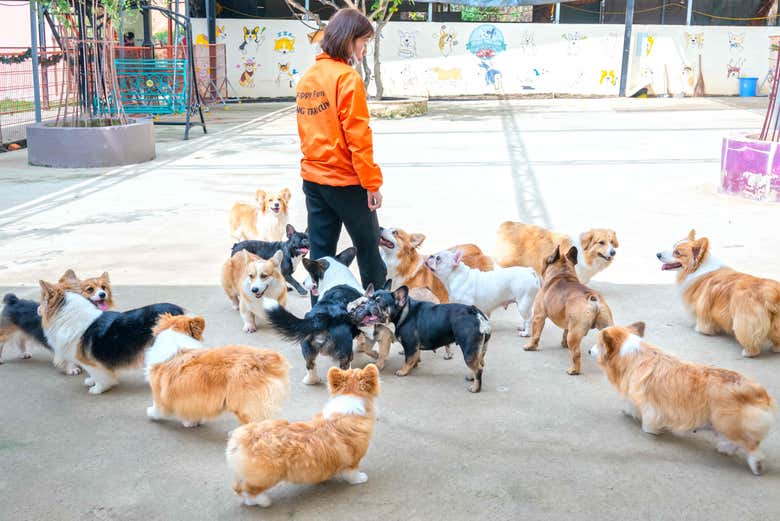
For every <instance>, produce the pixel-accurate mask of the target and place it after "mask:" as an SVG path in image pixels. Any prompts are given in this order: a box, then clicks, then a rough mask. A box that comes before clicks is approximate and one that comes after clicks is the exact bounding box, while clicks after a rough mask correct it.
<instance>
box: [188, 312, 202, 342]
mask: <svg viewBox="0 0 780 521" xmlns="http://www.w3.org/2000/svg"><path fill="white" fill-rule="evenodd" d="M204 329H206V319H204V318H203V317H194V318H193V319H192V320H190V336H191V337H192V338H194V339H195V340H203V330H204Z"/></svg>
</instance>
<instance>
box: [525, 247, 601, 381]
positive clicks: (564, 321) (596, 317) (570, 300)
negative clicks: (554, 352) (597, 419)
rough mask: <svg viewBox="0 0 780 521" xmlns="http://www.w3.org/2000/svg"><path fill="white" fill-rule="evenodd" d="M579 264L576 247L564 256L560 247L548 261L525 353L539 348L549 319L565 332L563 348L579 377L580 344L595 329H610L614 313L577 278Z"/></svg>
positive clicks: (572, 368)
mask: <svg viewBox="0 0 780 521" xmlns="http://www.w3.org/2000/svg"><path fill="white" fill-rule="evenodd" d="M576 264H577V248H575V247H574V246H572V247H571V248H569V251H568V253H567V254H566V256H561V252H560V248H559V247H556V248H555V253H553V254H552V256H550V257H548V258H547V262H546V263H545V267H544V270H543V271H542V277H543V278H544V282H543V283H542V289H541V290H539V293H537V295H536V299H535V300H534V316H533V320H532V321H531V341H530V342H529V343H528V345H526V346H525V348H524V349H525V350H526V351H536V350H537V349H538V348H539V337H541V336H542V328H544V321H545V320H546V319H548V318H549V319H550V320H552V321H553V323H554V324H555V325H556V326H558V327H560V328H561V329H563V338H562V339H561V347H563V348H567V347H568V348H569V350H570V351H571V363H572V366H571V368H570V369H569V370H568V371H566V372H567V373H569V374H571V375H575V374H580V359H581V354H580V342H581V341H582V338H583V337H584V336H585V335H587V334H588V332H589V331H590V330H591V329H593V328H597V329H604V328H605V327H608V326H611V325H612V324H613V322H612V311H610V309H609V306H607V303H606V302H605V301H604V299H603V298H602V297H601V295H599V294H598V293H596V292H595V291H593V290H592V289H590V288H589V287H587V286H585V285H584V284H582V283H581V282H580V281H579V279H577V273H576V272H575V271H574V266H575V265H576Z"/></svg>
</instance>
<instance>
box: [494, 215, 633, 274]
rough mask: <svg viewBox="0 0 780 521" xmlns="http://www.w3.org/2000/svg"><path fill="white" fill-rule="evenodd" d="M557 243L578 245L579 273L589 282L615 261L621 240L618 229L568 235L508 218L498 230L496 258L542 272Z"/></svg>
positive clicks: (565, 246)
mask: <svg viewBox="0 0 780 521" xmlns="http://www.w3.org/2000/svg"><path fill="white" fill-rule="evenodd" d="M556 246H559V247H560V248H561V251H569V248H570V247H571V246H576V247H577V266H576V269H577V277H578V278H579V279H580V282H582V283H583V284H587V283H588V282H590V279H592V278H593V276H594V275H596V274H597V273H599V272H601V271H603V270H604V269H606V268H607V267H608V266H609V265H610V264H612V261H613V260H614V259H615V255H616V254H617V248H618V246H619V244H618V240H617V234H616V233H615V231H614V230H609V229H602V228H592V229H590V230H587V231H584V232H582V233H580V234H575V235H566V234H562V233H556V232H553V231H551V230H547V229H545V228H541V227H539V226H534V225H533V224H524V223H519V222H512V221H507V222H505V223H502V224H501V226H499V227H498V232H497V233H496V249H495V259H496V263H498V265H499V266H503V267H507V266H530V267H531V268H533V269H534V270H536V273H538V274H539V275H541V274H542V271H543V270H544V266H545V260H546V259H547V257H549V256H550V252H552V251H553V250H555V247H556Z"/></svg>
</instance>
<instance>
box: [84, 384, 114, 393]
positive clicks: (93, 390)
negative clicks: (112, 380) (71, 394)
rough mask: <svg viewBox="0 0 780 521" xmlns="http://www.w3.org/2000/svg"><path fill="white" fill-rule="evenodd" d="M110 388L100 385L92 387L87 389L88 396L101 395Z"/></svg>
mask: <svg viewBox="0 0 780 521" xmlns="http://www.w3.org/2000/svg"><path fill="white" fill-rule="evenodd" d="M109 389H110V387H105V386H103V385H100V384H95V385H93V386H92V387H90V388H89V391H88V392H89V394H103V393H104V392H106V391H108V390H109Z"/></svg>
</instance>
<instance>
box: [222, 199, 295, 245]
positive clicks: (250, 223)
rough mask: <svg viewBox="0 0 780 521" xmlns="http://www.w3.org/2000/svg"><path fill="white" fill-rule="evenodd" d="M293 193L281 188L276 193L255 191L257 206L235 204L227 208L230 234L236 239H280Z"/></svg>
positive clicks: (283, 232) (272, 240) (287, 219)
mask: <svg viewBox="0 0 780 521" xmlns="http://www.w3.org/2000/svg"><path fill="white" fill-rule="evenodd" d="M291 197H292V194H291V193H290V189H289V188H283V189H282V190H280V191H279V192H277V193H275V194H270V193H268V192H266V191H265V190H258V191H257V192H255V200H256V201H257V205H251V204H246V203H236V204H234V205H233V208H231V209H230V235H232V236H233V237H234V238H235V239H236V240H237V241H246V240H260V241H270V242H275V241H281V240H283V239H284V237H285V228H286V227H287V222H288V221H289V210H288V204H289V203H290V198H291Z"/></svg>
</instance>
